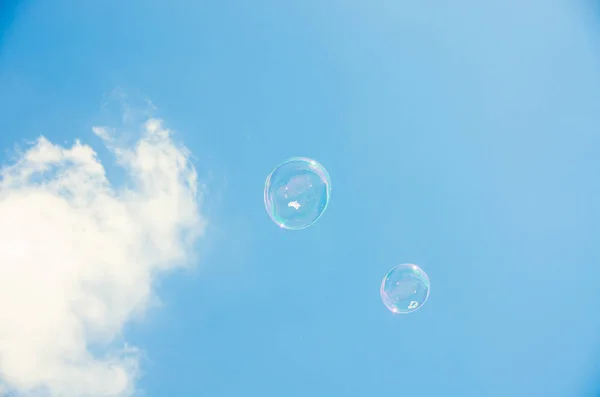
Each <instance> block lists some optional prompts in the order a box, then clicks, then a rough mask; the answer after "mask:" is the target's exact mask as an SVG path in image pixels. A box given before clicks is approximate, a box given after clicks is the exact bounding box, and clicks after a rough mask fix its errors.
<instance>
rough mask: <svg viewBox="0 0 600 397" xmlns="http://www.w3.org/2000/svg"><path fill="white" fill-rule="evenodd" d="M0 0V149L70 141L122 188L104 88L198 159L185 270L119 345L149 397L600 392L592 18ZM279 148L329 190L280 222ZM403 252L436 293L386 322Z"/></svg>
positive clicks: (268, 3)
mask: <svg viewBox="0 0 600 397" xmlns="http://www.w3.org/2000/svg"><path fill="white" fill-rule="evenodd" d="M13 3H18V4H16V5H13ZM92 3H94V4H92ZM2 4H4V5H2V6H0V7H1V8H0V24H1V25H0V40H1V41H0V87H1V89H0V107H1V109H2V112H0V116H1V120H2V134H0V144H1V146H2V150H3V157H4V158H3V160H4V162H7V161H9V160H10V159H11V158H12V157H11V153H12V152H11V150H12V149H13V147H14V145H15V144H23V142H24V141H26V140H34V139H36V138H37V137H39V136H40V135H44V136H45V137H46V138H47V139H48V140H49V141H50V142H53V143H55V144H57V145H67V146H69V147H70V145H71V144H72V143H73V141H74V140H75V139H76V138H79V139H80V140H81V141H82V143H84V144H86V145H90V146H92V147H93V148H94V150H96V151H97V152H98V154H99V157H100V160H101V161H102V164H103V165H104V167H105V168H106V170H107V174H108V176H109V178H111V181H112V183H113V184H114V185H119V184H123V183H126V182H127V180H126V179H125V178H126V175H124V174H123V172H121V171H119V167H117V165H116V163H115V160H114V157H113V156H112V154H111V152H110V151H109V150H106V149H105V147H104V145H103V142H102V140H101V139H99V138H98V136H96V135H95V134H94V133H93V132H92V127H93V126H97V125H108V126H114V127H118V125H116V124H118V123H120V121H121V120H120V114H118V111H115V109H117V110H118V109H119V108H118V106H117V107H116V108H114V109H113V108H111V107H110V106H109V107H107V106H106V103H107V102H110V100H111V98H113V97H114V93H115V91H114V90H115V89H116V88H118V89H119V91H118V92H120V93H123V92H125V93H127V96H128V98H138V99H137V100H134V103H135V104H134V105H132V106H138V105H139V104H140V103H142V102H143V101H142V100H141V99H140V98H149V99H150V100H151V101H152V103H153V104H154V105H155V106H156V108H157V110H156V111H155V112H154V116H155V117H159V118H161V119H163V120H164V125H165V126H166V127H168V128H170V129H172V130H174V131H175V135H174V139H175V141H176V142H179V143H183V144H185V145H186V146H187V148H189V150H190V152H191V154H192V157H193V162H194V164H195V166H196V168H197V170H198V177H199V180H200V186H201V187H200V190H201V191H202V193H203V199H202V202H201V204H200V212H201V214H202V216H203V218H204V219H205V220H206V222H207V226H206V229H205V230H204V233H203V235H202V237H201V238H200V240H199V241H198V243H197V244H196V246H195V250H196V251H195V253H196V254H197V259H195V262H196V263H195V267H194V268H191V269H187V270H182V271H173V272H168V273H165V274H162V275H160V276H158V277H157V278H156V279H155V280H154V283H153V285H154V288H155V291H156V295H157V296H159V297H160V298H161V301H162V305H161V306H160V307H153V308H151V309H149V310H148V311H147V313H146V314H145V316H144V318H143V319H141V320H139V319H138V320H132V321H128V322H126V325H125V327H124V329H123V333H122V334H121V335H120V336H119V338H121V339H123V340H126V341H128V343H130V344H131V345H134V346H137V347H139V348H140V349H141V351H142V352H143V359H141V361H140V362H141V368H142V372H143V373H142V376H141V378H140V379H139V381H138V382H137V383H136V387H137V388H138V389H140V390H143V392H144V395H145V396H147V397H155V396H156V397H158V396H188V395H189V396H211V397H217V396H261V397H266V396H289V397H294V396H328V397H330V396H349V397H350V396H365V397H371V396H390V395H394V396H396V395H398V396H399V395H407V396H408V395H418V396H432V397H437V396H461V397H471V396H473V397H481V396H486V397H506V396H511V397H521V396H522V397H533V396H543V397H554V396H556V397H562V396H565V397H573V396H585V397H587V396H589V397H594V396H597V395H598V393H600V381H599V379H598V374H599V373H600V360H599V359H598V357H599V354H600V337H599V336H598V335H600V316H599V315H598V303H600V293H599V292H598V285H599V284H600V271H599V270H598V264H599V263H600V245H599V244H598V237H599V236H600V228H599V226H598V224H599V223H600V205H599V203H600V182H599V179H598V175H599V172H600V157H599V156H598V151H599V149H600V14H599V13H598V8H594V7H592V5H591V4H589V3H585V2H577V1H575V2H573V1H566V0H557V1H541V0H532V1H528V2H523V1H517V0H506V1H502V2H476V1H473V0H459V1H454V2H452V3H443V2H438V3H436V2H398V1H383V0H375V1H369V2H366V1H363V2H358V1H349V2H348V1H346V2H342V1H328V2H324V1H317V0H306V1H302V2H300V1H291V2H281V1H273V0H256V1H253V2H244V1H236V0H232V1H227V2H216V1H213V2H207V1H198V2H195V3H194V4H192V2H184V1H177V0H173V1H171V2H166V1H155V0H150V1H140V0H132V1H128V2H122V1H116V0H107V1H104V2H77V1H72V0H55V1H53V2H47V1H46V2H44V1H39V0H30V1H22V2H11V1H8V2H6V3H2ZM111 93H112V94H111ZM111 95H112V96H111ZM139 106H142V105H139ZM65 141H66V142H67V143H65ZM292 156H306V157H312V158H315V159H317V160H318V161H320V162H321V163H322V164H323V165H324V166H325V167H326V168H327V169H328V171H329V173H330V175H331V178H332V186H333V190H332V198H331V202H330V205H329V207H328V209H327V212H326V213H325V214H324V216H323V217H322V218H321V219H320V220H319V221H318V222H317V223H316V224H315V225H314V226H313V227H311V228H308V229H305V230H302V231H297V232H288V231H284V230H280V229H278V228H277V227H276V226H275V225H274V224H273V223H272V222H271V221H270V219H269V217H268V216H267V214H266V212H265V209H264V205H263V195H262V193H263V191H262V190H263V184H264V179H265V177H266V176H267V175H268V173H269V172H270V171H271V170H272V168H273V167H274V166H276V165H277V164H279V163H280V162H281V161H283V160H285V159H286V158H288V157H292ZM157 216H158V215H157ZM1 221H2V220H0V222H1ZM405 262H413V263H417V264H419V265H420V266H421V267H422V268H423V269H424V270H425V271H426V272H427V273H428V275H429V277H430V279H431V283H432V290H431V295H430V297H429V300H428V302H427V304H426V305H425V306H424V307H423V308H422V309H420V310H419V311H417V312H415V313H413V314H411V315H407V316H393V315H392V314H391V313H389V312H387V311H386V309H385V307H384V306H383V305H382V303H381V301H380V298H379V283H380V282H381V279H382V277H383V276H384V275H385V273H386V272H387V271H388V270H389V269H390V268H391V267H393V266H395V265H397V264H399V263H405ZM32 315H34V313H33V314H32ZM3 353H5V352H3V351H2V350H1V348H0V361H1V360H2V357H3ZM33 367H34V366H32V368H33ZM2 370H3V371H4V372H6V371H9V369H7V368H3V369H2ZM9 372H10V371H9ZM9 375H10V373H9ZM2 376H4V378H6V376H7V374H6V373H5V374H4V375H2ZM66 397H78V396H76V395H73V396H66Z"/></svg>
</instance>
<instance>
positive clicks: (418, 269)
mask: <svg viewBox="0 0 600 397" xmlns="http://www.w3.org/2000/svg"><path fill="white" fill-rule="evenodd" d="M405 267H410V268H411V269H412V271H413V272H417V273H418V274H420V275H421V276H422V278H423V281H426V282H427V294H426V295H425V299H423V302H422V303H421V304H420V305H419V306H417V307H416V308H414V309H408V310H407V311H396V310H394V308H393V307H390V305H388V300H387V299H386V295H387V294H386V293H385V291H384V289H385V281H386V280H387V279H388V277H389V276H390V274H392V272H393V271H395V270H397V269H400V268H405ZM430 293H431V280H430V279H429V275H428V274H427V272H425V270H423V268H421V266H419V265H416V264H414V263H402V264H400V265H396V266H394V267H392V268H391V269H390V270H389V271H388V272H387V273H386V274H385V276H384V277H383V280H381V286H380V287H379V295H380V296H381V301H382V302H383V305H384V306H385V307H386V309H388V310H389V311H390V312H392V313H393V314H409V313H413V312H416V311H417V310H419V309H420V308H422V307H423V306H424V305H425V302H427V299H429V294H430Z"/></svg>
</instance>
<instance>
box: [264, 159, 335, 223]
mask: <svg viewBox="0 0 600 397" xmlns="http://www.w3.org/2000/svg"><path fill="white" fill-rule="evenodd" d="M296 161H298V162H303V163H308V164H310V166H311V167H310V168H311V169H312V170H313V171H314V172H315V173H317V174H318V175H319V177H320V178H321V179H322V180H325V181H326V185H327V193H326V194H327V199H326V201H325V208H323V211H321V213H320V214H319V216H318V217H316V218H315V219H314V220H313V221H312V222H311V223H309V224H308V225H306V226H302V227H290V226H287V225H285V223H284V222H283V221H282V220H280V219H279V218H278V217H277V216H276V215H275V214H274V213H273V211H272V208H271V207H272V206H271V204H270V203H269V184H270V182H271V177H272V176H273V174H274V173H275V171H277V169H278V168H280V167H282V166H283V165H285V164H288V163H292V162H296ZM330 198H331V176H330V175H329V172H328V171H327V169H326V168H325V167H324V166H323V164H321V163H320V162H318V161H317V160H315V159H311V158H309V157H302V156H295V157H290V158H288V159H286V160H285V161H283V162H281V163H279V164H278V165H277V166H276V167H275V168H273V170H272V171H271V172H270V173H269V175H268V176H267V179H266V180H265V187H264V192H263V201H264V204H265V210H266V211H267V214H268V215H269V218H271V220H272V221H273V222H275V224H276V225H277V226H279V227H280V228H282V229H286V230H302V229H306V228H307V227H310V226H312V225H313V224H315V223H316V222H317V221H318V220H319V219H320V218H321V217H322V216H323V214H324V213H325V211H326V210H327V207H328V206H329V200H330Z"/></svg>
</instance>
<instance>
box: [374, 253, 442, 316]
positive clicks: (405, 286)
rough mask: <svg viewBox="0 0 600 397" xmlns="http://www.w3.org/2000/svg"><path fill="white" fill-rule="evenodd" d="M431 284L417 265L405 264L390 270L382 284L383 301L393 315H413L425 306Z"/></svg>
mask: <svg viewBox="0 0 600 397" xmlns="http://www.w3.org/2000/svg"><path fill="white" fill-rule="evenodd" d="M430 288H431V283H430V282H429V277H428V276H427V274H426V273H425V272H424V271H423V269H421V268H420V267H419V266H417V265H413V264H408V263H407V264H403V265H398V266H396V267H394V268H393V269H392V270H390V271H389V272H388V273H387V274H386V275H385V277H384V278H383V281H382V282H381V290H380V293H381V299H382V300H383V304H384V305H385V306H386V307H387V308H388V309H389V310H390V311H391V312H392V313H397V314H401V313H411V312H414V311H415V310H418V309H419V308H420V307H421V306H423V305H424V304H425V301H427V298H428V297H429V290H430Z"/></svg>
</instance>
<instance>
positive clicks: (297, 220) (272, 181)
mask: <svg viewBox="0 0 600 397" xmlns="http://www.w3.org/2000/svg"><path fill="white" fill-rule="evenodd" d="M330 195H331V179H330V177H329V173H328V172H327V170H326V169H325V168H324V167H323V166H322V165H321V164H319V163H318V162H317V161H315V160H312V159H308V158H305V157H293V158H291V159H289V160H287V161H285V162H284V163H282V164H281V165H279V166H278V167H277V168H275V169H274V170H273V172H271V174H270V175H269V176H268V177H267V181H266V183H265V207H266V209H267V212H268V214H269V216H270V217H271V219H272V220H273V222H275V223H276V224H277V225H279V226H280V227H282V228H284V229H290V230H300V229H304V228H307V227H309V226H310V225H312V224H313V223H315V222H316V221H317V220H318V219H319V218H320V217H321V215H323V212H325V209H327V204H328V203H329V196H330Z"/></svg>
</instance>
